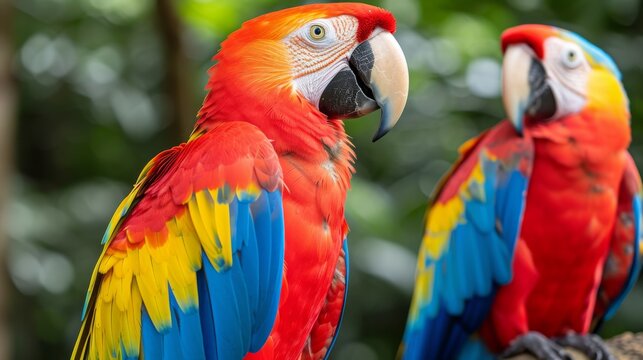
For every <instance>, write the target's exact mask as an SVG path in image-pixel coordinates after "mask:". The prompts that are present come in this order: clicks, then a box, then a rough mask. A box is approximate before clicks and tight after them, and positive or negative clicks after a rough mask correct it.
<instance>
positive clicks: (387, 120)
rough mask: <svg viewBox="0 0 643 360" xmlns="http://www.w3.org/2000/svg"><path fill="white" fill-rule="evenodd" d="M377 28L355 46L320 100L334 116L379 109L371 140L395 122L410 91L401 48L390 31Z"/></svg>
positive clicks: (326, 111) (324, 110) (327, 113)
mask: <svg viewBox="0 0 643 360" xmlns="http://www.w3.org/2000/svg"><path fill="white" fill-rule="evenodd" d="M378 30H379V29H377V30H376V31H374V32H373V34H374V35H373V36H371V37H370V38H369V39H368V40H366V41H364V42H362V43H361V44H359V45H358V46H357V47H356V48H355V50H354V51H353V53H352V54H351V57H350V59H349V60H348V68H346V69H342V70H341V71H339V72H338V73H337V75H335V77H334V78H333V79H332V80H331V81H330V83H329V84H328V86H327V87H326V88H325V89H324V91H323V93H322V95H321V98H320V100H319V110H320V111H321V112H323V113H324V114H326V115H327V116H328V117H329V118H335V119H346V118H354V117H359V116H362V115H366V114H368V113H370V112H373V111H375V110H377V109H378V108H380V109H382V114H381V117H380V125H379V128H378V130H377V132H376V133H375V135H374V137H373V141H377V140H378V139H380V138H381V137H382V136H384V135H386V133H387V132H388V131H389V130H391V129H392V128H393V127H394V126H395V124H396V123H397V121H398V120H399V119H400V116H401V115H402V111H403V110H404V106H405V105H406V99H407V97H408V92H409V73H408V67H407V65H406V58H405V57H404V53H403V52H402V49H401V48H400V45H399V44H398V43H397V41H396V40H395V38H394V37H393V35H392V34H391V33H390V32H387V31H378Z"/></svg>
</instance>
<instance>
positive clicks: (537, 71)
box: [502, 25, 629, 132]
mask: <svg viewBox="0 0 643 360" xmlns="http://www.w3.org/2000/svg"><path fill="white" fill-rule="evenodd" d="M502 51H503V53H504V60H503V70H502V77H503V80H502V86H503V102H504V106H505V111H506V112H507V115H508V117H509V119H510V120H511V122H512V123H513V124H514V126H515V127H516V129H517V130H518V131H519V132H522V130H523V128H524V126H525V125H527V126H528V125H530V124H538V123H543V122H547V121H551V120H556V119H560V118H563V117H565V116H568V115H572V114H578V113H581V112H583V111H596V112H599V113H608V114H609V117H610V118H611V119H616V120H623V121H626V122H627V121H629V110H628V106H629V105H628V100H627V95H626V94H625V90H624V89H623V86H622V85H621V73H620V71H619V70H618V68H617V67H616V64H615V63H614V60H612V58H611V57H610V56H609V55H607V54H606V53H605V52H604V51H603V50H601V49H599V48H598V47H596V46H595V45H593V44H591V43H590V42H588V41H587V40H585V39H583V38H582V37H580V36H578V35H576V34H574V33H572V32H569V31H567V30H563V29H559V28H556V27H553V26H546V25H521V26H517V27H514V28H511V29H508V30H506V31H505V32H504V33H503V34H502Z"/></svg>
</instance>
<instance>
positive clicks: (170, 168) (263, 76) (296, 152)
mask: <svg viewBox="0 0 643 360" xmlns="http://www.w3.org/2000/svg"><path fill="white" fill-rule="evenodd" d="M394 31H395V19H394V18H393V16H392V15H391V14H390V13H389V12H387V11H385V10H383V9H380V8H377V7H373V6H369V5H364V4H351V3H345V4H319V5H308V6H303V7H298V8H292V9H286V10H282V11H278V12H274V13H270V14H266V15H263V16H260V17H257V18H255V19H253V20H250V21H248V22H246V23H245V24H244V25H243V26H242V27H241V29H239V30H237V31H235V32H234V33H232V34H231V35H230V36H229V37H228V39H227V40H225V41H224V42H223V43H222V45H221V50H220V51H219V53H218V54H217V55H216V56H215V59H216V61H217V63H216V65H214V66H213V67H212V69H211V71H210V80H209V82H208V86H207V87H208V90H209V93H208V95H207V97H206V99H205V101H204V103H203V107H202V109H201V111H200V112H199V116H198V121H197V124H196V126H195V129H194V132H193V133H192V136H191V137H190V139H189V140H188V141H187V142H186V143H184V144H181V145H179V146H176V147H174V148H172V149H169V150H166V151H164V152H162V153H160V154H159V155H158V156H156V157H155V158H154V159H152V161H151V162H150V163H149V164H148V165H147V166H146V167H145V169H144V170H143V172H142V174H141V176H140V177H139V180H138V181H137V183H136V185H135V186H134V189H133V190H132V192H131V193H130V194H129V195H128V196H127V197H126V198H125V200H123V202H122V203H121V205H120V206H119V207H118V209H117V211H116V213H115V214H114V217H113V218H112V221H111V222H110V224H109V226H108V228H107V231H106V233H105V236H104V238H103V243H104V250H103V253H102V255H101V257H100V259H99V260H98V264H97V265H96V268H95V270H94V273H93V276H92V279H91V283H90V288H89V291H88V294H87V300H86V304H85V310H84V311H83V323H82V326H81V330H80V334H79V336H78V340H77V342H76V347H75V349H74V353H73V355H72V357H73V358H78V359H80V358H89V359H114V358H118V359H120V358H127V359H133V358H144V359H149V360H158V359H171V360H176V359H186V360H188V359H189V360H193V359H219V360H240V359H243V358H246V359H280V360H281V359H285V360H288V359H323V358H326V357H327V356H328V353H329V349H330V347H331V346H332V342H333V340H334V338H335V337H336V335H337V330H338V327H339V322H340V319H341V314H342V311H343V307H344V300H345V294H346V280H347V278H348V252H347V246H346V235H347V232H348V227H347V225H346V221H345V218H344V202H345V198H346V191H347V190H348V188H349V185H350V178H351V175H352V173H353V167H352V162H353V161H354V156H355V155H354V153H353V150H352V149H351V143H350V141H349V139H348V137H347V135H346V133H345V132H344V125H343V122H342V120H343V119H346V118H351V117H358V116H361V115H364V114H366V113H369V112H372V111H374V110H376V109H378V108H381V109H382V117H381V124H380V128H379V130H378V132H377V133H376V138H379V137H381V136H383V135H384V134H385V133H386V132H387V131H388V130H389V129H390V128H391V127H392V126H393V125H394V124H395V123H396V122H397V120H398V119H399V117H400V114H401V112H402V109H403V108H404V105H405V102H406V96H407V92H408V73H407V71H408V70H407V67H406V62H405V60H404V56H403V54H402V52H401V49H400V47H399V45H398V43H397V42H396V41H395V39H394V38H393V35H392V33H393V32H394Z"/></svg>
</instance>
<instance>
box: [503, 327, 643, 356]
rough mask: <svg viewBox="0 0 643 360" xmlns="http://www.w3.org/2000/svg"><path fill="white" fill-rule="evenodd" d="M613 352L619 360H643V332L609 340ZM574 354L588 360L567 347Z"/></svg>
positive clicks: (622, 335) (624, 334)
mask: <svg viewBox="0 0 643 360" xmlns="http://www.w3.org/2000/svg"><path fill="white" fill-rule="evenodd" d="M607 344H608V345H609V347H610V349H611V350H612V353H613V354H614V356H615V357H616V359H617V360H643V333H637V334H633V333H631V332H626V333H623V334H621V335H619V336H616V337H613V338H611V339H609V340H608V341H607ZM567 350H568V351H569V352H570V353H571V354H572V356H573V358H574V360H587V357H586V356H584V355H583V354H581V353H579V352H577V351H575V350H573V349H567ZM534 359H535V358H534V357H533V356H531V355H526V354H525V355H518V356H515V357H512V358H511V359H510V360H534Z"/></svg>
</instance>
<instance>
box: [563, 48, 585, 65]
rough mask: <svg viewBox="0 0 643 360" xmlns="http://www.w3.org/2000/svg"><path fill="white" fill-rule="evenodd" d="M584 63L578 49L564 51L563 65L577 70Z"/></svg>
mask: <svg viewBox="0 0 643 360" xmlns="http://www.w3.org/2000/svg"><path fill="white" fill-rule="evenodd" d="M582 62H583V58H582V55H581V53H580V51H579V50H578V49H574V48H569V49H566V50H564V51H563V57H562V63H563V65H565V67H567V68H568V69H575V68H577V67H578V66H579V65H580V64H581V63H582Z"/></svg>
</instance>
